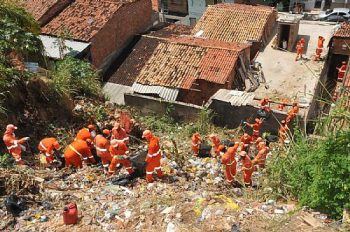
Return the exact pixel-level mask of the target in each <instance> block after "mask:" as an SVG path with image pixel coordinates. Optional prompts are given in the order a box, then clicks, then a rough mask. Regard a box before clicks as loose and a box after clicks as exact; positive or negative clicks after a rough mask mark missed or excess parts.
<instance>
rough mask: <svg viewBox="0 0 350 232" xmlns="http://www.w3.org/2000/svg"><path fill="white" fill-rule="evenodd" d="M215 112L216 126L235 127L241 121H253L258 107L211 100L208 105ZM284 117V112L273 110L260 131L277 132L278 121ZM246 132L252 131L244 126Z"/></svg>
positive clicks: (240, 123)
mask: <svg viewBox="0 0 350 232" xmlns="http://www.w3.org/2000/svg"><path fill="white" fill-rule="evenodd" d="M209 108H210V109H212V110H213V111H214V113H215V116H214V123H215V124H216V125H218V126H222V127H224V126H226V127H227V128H230V129H231V128H237V127H239V126H240V125H243V124H242V123H243V121H248V122H254V119H255V118H256V116H257V114H256V112H257V110H258V108H256V107H254V106H249V105H247V106H232V105H231V104H230V103H228V102H223V101H218V100H215V99H214V100H213V101H212V102H211V104H210V105H209ZM285 118H286V113H285V112H283V113H282V112H274V113H273V115H271V116H270V118H269V119H268V120H266V121H264V122H263V126H262V130H261V132H262V133H263V132H270V133H272V134H276V135H277V134H278V129H279V127H280V125H279V122H278V121H281V120H283V119H285ZM245 129H246V131H247V132H248V133H252V130H251V129H250V128H249V127H246V128H245Z"/></svg>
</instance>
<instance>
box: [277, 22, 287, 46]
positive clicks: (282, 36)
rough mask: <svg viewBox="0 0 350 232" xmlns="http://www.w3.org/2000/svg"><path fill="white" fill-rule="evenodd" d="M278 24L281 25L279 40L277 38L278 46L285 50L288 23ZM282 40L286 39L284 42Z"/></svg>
mask: <svg viewBox="0 0 350 232" xmlns="http://www.w3.org/2000/svg"><path fill="white" fill-rule="evenodd" d="M280 26H281V29H280V40H279V44H278V47H279V48H283V49H285V50H287V48H288V43H289V32H290V25H286V24H280ZM283 41H286V42H285V43H286V44H283ZM283 45H284V46H283Z"/></svg>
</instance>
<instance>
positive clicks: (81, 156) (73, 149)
mask: <svg viewBox="0 0 350 232" xmlns="http://www.w3.org/2000/svg"><path fill="white" fill-rule="evenodd" d="M68 147H69V148H70V149H71V150H72V151H74V152H75V153H76V154H77V155H79V157H80V159H82V160H87V158H84V156H83V155H82V154H80V153H79V152H78V151H77V150H76V149H75V148H74V147H73V146H72V145H69V146H68Z"/></svg>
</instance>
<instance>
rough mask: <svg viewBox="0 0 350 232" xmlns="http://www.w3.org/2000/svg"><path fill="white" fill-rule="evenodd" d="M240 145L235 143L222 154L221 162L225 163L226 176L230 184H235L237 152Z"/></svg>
mask: <svg viewBox="0 0 350 232" xmlns="http://www.w3.org/2000/svg"><path fill="white" fill-rule="evenodd" d="M238 147H239V143H235V145H234V146H233V147H229V148H228V149H227V151H226V153H225V154H224V155H223V156H222V158H221V162H222V164H223V165H225V177H226V181H227V183H229V184H234V181H235V176H236V168H237V161H236V158H235V157H236V152H237V149H238Z"/></svg>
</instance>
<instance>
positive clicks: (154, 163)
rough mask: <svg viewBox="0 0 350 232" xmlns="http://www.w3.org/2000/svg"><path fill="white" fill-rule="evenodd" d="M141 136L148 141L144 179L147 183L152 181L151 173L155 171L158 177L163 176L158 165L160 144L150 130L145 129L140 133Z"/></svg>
mask: <svg viewBox="0 0 350 232" xmlns="http://www.w3.org/2000/svg"><path fill="white" fill-rule="evenodd" d="M142 138H145V139H146V140H147V142H148V153H147V156H146V160H145V161H146V163H147V165H146V180H147V182H148V183H151V182H153V173H154V171H156V173H157V176H158V177H159V178H162V177H163V172H162V169H161V166H160V159H161V157H162V154H161V153H162V152H161V150H160V144H159V139H158V137H156V136H154V135H153V133H152V132H151V131H150V130H145V131H144V132H143V134H142Z"/></svg>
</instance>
